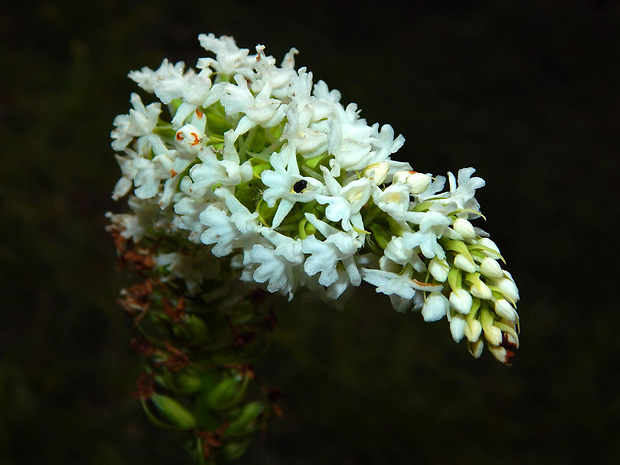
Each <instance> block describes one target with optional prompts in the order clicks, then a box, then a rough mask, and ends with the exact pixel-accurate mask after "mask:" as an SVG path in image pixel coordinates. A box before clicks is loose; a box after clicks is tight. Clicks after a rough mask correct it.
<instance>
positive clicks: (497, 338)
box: [483, 325, 502, 346]
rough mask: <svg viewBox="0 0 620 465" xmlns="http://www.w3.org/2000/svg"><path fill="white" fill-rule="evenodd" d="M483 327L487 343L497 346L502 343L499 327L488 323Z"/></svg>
mask: <svg viewBox="0 0 620 465" xmlns="http://www.w3.org/2000/svg"><path fill="white" fill-rule="evenodd" d="M483 329H484V336H485V337H486V339H487V341H489V344H492V345H494V346H498V345H500V344H501V343H502V330H501V329H499V328H498V327H497V326H494V325H488V326H486V327H483Z"/></svg>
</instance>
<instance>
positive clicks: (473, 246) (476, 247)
mask: <svg viewBox="0 0 620 465" xmlns="http://www.w3.org/2000/svg"><path fill="white" fill-rule="evenodd" d="M468 248H469V250H470V251H471V252H474V251H476V252H478V251H480V252H487V253H489V254H491V255H495V256H496V257H497V258H499V259H500V260H501V261H502V262H504V264H506V260H504V257H502V254H500V253H499V252H497V251H496V250H493V249H491V248H489V247H487V246H484V245H481V244H471V245H469V246H468ZM484 256H485V257H486V255H484Z"/></svg>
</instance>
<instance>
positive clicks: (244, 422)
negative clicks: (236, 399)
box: [226, 400, 265, 435]
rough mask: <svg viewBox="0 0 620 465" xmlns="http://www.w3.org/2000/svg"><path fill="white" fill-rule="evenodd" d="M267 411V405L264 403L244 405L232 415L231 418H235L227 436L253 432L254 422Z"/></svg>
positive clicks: (227, 430)
mask: <svg viewBox="0 0 620 465" xmlns="http://www.w3.org/2000/svg"><path fill="white" fill-rule="evenodd" d="M264 409H265V404H264V403H263V402H262V401H258V400H257V401H255V402H250V403H249V404H246V405H244V406H243V407H242V408H240V409H239V410H237V411H235V412H233V413H231V417H232V418H234V419H233V420H232V421H231V422H230V425H229V426H228V428H227V429H226V434H233V435H235V434H242V433H247V432H250V431H252V430H253V429H254V428H253V427H254V422H255V420H256V419H257V418H258V416H259V415H260V414H261V413H262V412H263V410H264Z"/></svg>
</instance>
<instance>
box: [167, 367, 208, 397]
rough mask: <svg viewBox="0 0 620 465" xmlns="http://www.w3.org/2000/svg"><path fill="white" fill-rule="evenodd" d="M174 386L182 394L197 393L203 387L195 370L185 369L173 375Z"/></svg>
mask: <svg viewBox="0 0 620 465" xmlns="http://www.w3.org/2000/svg"><path fill="white" fill-rule="evenodd" d="M171 376H172V378H173V383H174V386H175V387H176V388H177V389H178V390H179V391H180V392H182V393H185V394H189V393H192V392H197V391H199V390H200V388H201V387H202V381H201V380H200V377H199V376H198V375H197V374H196V372H194V370H192V369H189V368H185V369H183V370H181V371H177V372H174V373H172V375H171Z"/></svg>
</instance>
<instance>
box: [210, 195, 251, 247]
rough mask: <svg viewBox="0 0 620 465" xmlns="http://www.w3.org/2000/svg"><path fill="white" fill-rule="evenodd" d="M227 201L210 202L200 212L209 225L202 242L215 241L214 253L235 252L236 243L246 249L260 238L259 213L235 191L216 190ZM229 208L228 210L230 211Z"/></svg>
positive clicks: (213, 242)
mask: <svg viewBox="0 0 620 465" xmlns="http://www.w3.org/2000/svg"><path fill="white" fill-rule="evenodd" d="M216 193H217V194H219V195H220V196H221V197H222V198H224V199H225V201H226V207H224V206H222V205H218V204H212V205H209V206H208V207H207V208H206V209H205V210H204V211H203V212H202V213H201V214H200V216H199V219H200V222H201V223H202V224H203V225H204V226H206V229H205V230H204V232H203V233H202V235H201V237H200V240H201V241H202V243H203V244H207V245H210V244H215V246H214V247H213V255H215V256H216V257H223V256H226V255H229V254H230V253H231V252H232V249H233V247H243V248H244V249H247V248H248V247H250V246H251V245H253V244H254V243H255V242H256V241H257V240H258V234H257V233H258V231H259V230H260V225H259V224H258V221H257V217H258V213H256V212H253V213H251V212H250V211H249V210H248V209H247V208H246V207H245V206H243V205H242V204H241V203H240V202H239V201H238V200H237V199H236V198H235V197H234V195H233V194H231V193H230V192H229V191H228V190H226V189H224V188H219V189H218V190H217V191H216ZM227 210H228V211H227Z"/></svg>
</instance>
